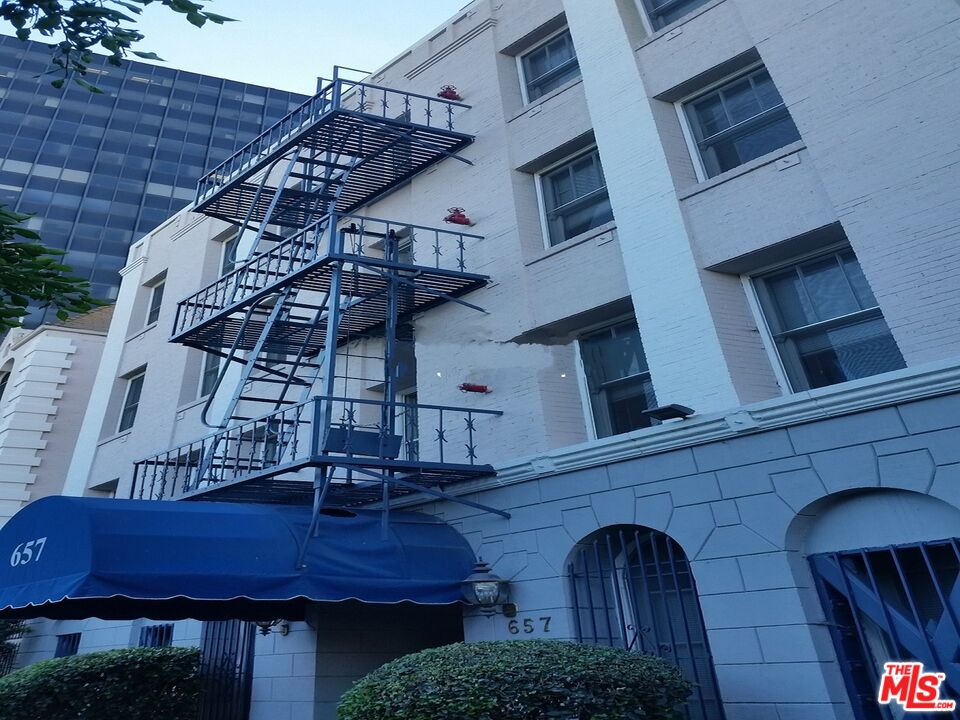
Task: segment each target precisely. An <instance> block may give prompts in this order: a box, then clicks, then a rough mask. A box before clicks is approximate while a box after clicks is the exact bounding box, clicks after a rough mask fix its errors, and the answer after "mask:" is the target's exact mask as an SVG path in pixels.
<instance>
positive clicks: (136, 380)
mask: <svg viewBox="0 0 960 720" xmlns="http://www.w3.org/2000/svg"><path fill="white" fill-rule="evenodd" d="M145 374H146V372H145V371H141V372H139V373H138V374H136V375H133V376H132V377H130V378H128V379H127V390H126V392H125V393H124V397H123V408H122V409H121V411H120V424H119V425H118V426H117V432H123V431H124V430H129V429H130V428H132V427H133V423H134V422H135V421H136V419H137V408H139V407H140V394H141V393H142V392H143V378H144V376H145Z"/></svg>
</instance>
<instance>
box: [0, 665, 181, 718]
mask: <svg viewBox="0 0 960 720" xmlns="http://www.w3.org/2000/svg"><path fill="white" fill-rule="evenodd" d="M199 665H200V651H199V650H197V649H196V648H169V647H168V648H127V649H123V650H108V651H106V652H96V653H90V654H88V655H74V656H72V657H64V658H56V659H54V660H44V661H42V662H38V663H36V664H34V665H30V666H29V667H26V668H24V669H22V670H18V671H17V672H14V673H11V674H10V675H7V676H5V677H3V678H0V720H37V718H43V720H195V719H196V717H197V708H198V703H199V698H200V676H199Z"/></svg>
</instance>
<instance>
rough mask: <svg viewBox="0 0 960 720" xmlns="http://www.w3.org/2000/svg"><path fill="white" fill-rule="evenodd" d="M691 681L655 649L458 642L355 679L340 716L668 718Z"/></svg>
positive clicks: (375, 719) (364, 719)
mask: <svg viewBox="0 0 960 720" xmlns="http://www.w3.org/2000/svg"><path fill="white" fill-rule="evenodd" d="M690 691H691V686H690V684H689V683H688V682H687V681H686V680H684V679H683V677H682V676H681V675H680V671H679V670H677V669H676V668H675V667H674V666H673V665H670V664H669V663H667V662H665V661H664V660H661V659H660V658H657V657H653V656H650V655H639V654H636V653H631V652H627V651H626V650H619V649H616V648H607V647H599V646H596V645H580V644H575V643H568V642H557V641H550V640H507V641H498V642H477V643H457V644H455V645H447V646H446V647H441V648H434V649H432V650H424V651H422V652H418V653H414V654H412V655H406V656H404V657H402V658H400V659H398V660H394V661H393V662H389V663H387V664H386V665H384V666H383V667H381V668H379V669H378V670H375V671H374V672H372V673H370V674H369V675H367V676H366V677H365V678H363V679H362V680H360V681H358V682H357V683H355V684H354V686H353V687H352V688H351V689H350V690H349V691H347V693H346V694H345V695H344V696H343V699H342V700H341V701H340V706H339V708H338V717H339V718H340V720H534V718H536V719H537V720H540V719H542V718H556V719H557V720H640V719H641V718H642V719H643V720H667V719H672V718H675V717H677V716H678V708H679V706H680V705H681V704H682V703H683V701H684V700H685V699H686V698H687V696H688V695H689V694H690Z"/></svg>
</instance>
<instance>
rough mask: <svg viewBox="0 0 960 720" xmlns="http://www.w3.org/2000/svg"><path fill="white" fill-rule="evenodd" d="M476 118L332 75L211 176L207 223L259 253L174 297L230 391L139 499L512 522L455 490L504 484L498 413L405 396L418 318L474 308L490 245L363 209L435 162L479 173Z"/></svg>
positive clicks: (162, 457)
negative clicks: (407, 502)
mask: <svg viewBox="0 0 960 720" xmlns="http://www.w3.org/2000/svg"><path fill="white" fill-rule="evenodd" d="M464 107H466V106H464V105H462V104H460V103H457V102H451V101H448V100H444V99H438V98H436V97H427V96H423V95H416V94H413V93H408V92H401V91H398V90H391V89H388V88H384V87H379V86H375V85H370V84H367V83H361V82H356V81H352V80H346V79H344V78H342V77H338V73H336V72H335V73H334V79H333V80H332V81H329V82H326V83H325V84H324V85H323V86H322V89H321V90H320V92H319V93H318V94H317V95H316V96H314V97H313V98H311V99H310V100H308V101H307V102H305V103H304V104H303V105H301V106H300V107H299V108H297V109H296V110H294V111H293V112H292V113H290V115H288V116H287V117H285V118H284V119H283V120H281V121H280V122H279V123H277V124H276V125H274V126H273V127H271V128H270V129H268V130H267V131H265V132H264V133H263V134H262V135H260V136H259V137H258V138H257V139H255V140H254V141H253V142H251V143H250V144H249V145H247V146H246V147H245V148H243V149H242V150H240V151H239V152H237V153H236V154H235V155H234V156H233V157H231V158H229V159H228V160H226V161H225V162H224V163H222V164H221V165H220V166H219V167H217V168H216V169H214V170H213V171H212V172H210V173H209V174H208V175H206V176H205V177H203V178H202V179H201V180H200V183H199V187H198V191H197V201H196V207H195V211H196V212H199V213H203V214H206V215H209V216H211V217H214V218H218V219H220V220H224V221H226V222H229V223H232V224H234V225H236V226H237V227H238V232H239V235H240V242H239V243H238V246H239V247H241V248H244V247H248V248H249V252H248V253H246V259H244V260H241V261H239V262H237V263H236V265H235V266H234V267H233V269H231V270H230V271H229V272H227V273H225V274H224V275H223V276H222V277H220V278H219V279H218V280H216V281H215V282H213V283H211V284H210V285H208V286H206V287H204V288H202V289H201V290H199V291H197V292H196V293H194V294H193V295H191V296H190V297H187V298H186V299H184V300H182V301H181V302H180V303H179V305H178V308H177V315H176V321H175V326H174V329H173V335H172V337H171V342H177V343H181V344H183V345H186V346H189V347H193V348H198V349H200V350H203V351H205V352H208V353H213V354H216V355H218V356H219V357H220V358H221V363H220V371H219V376H218V379H217V386H218V388H220V387H221V386H222V388H223V391H224V392H217V391H215V392H214V393H212V394H211V395H210V396H209V398H208V400H207V403H206V405H205V407H204V409H203V420H204V422H205V423H206V424H207V425H208V426H209V427H211V429H212V432H211V433H210V434H209V435H207V436H206V437H203V438H200V439H198V440H196V441H194V442H190V443H187V444H185V445H182V446H180V447H176V448H173V449H171V450H168V451H166V452H163V453H160V454H158V455H156V456H153V457H150V458H146V459H144V460H141V461H139V462H137V463H136V465H135V471H134V482H133V488H132V497H135V498H145V499H147V498H152V499H183V500H191V499H202V500H215V501H232V502H259V503H289V504H303V505H312V507H313V512H314V518H316V517H317V514H318V513H319V512H320V511H321V510H324V509H328V508H333V507H349V506H356V505H366V504H369V503H373V502H378V503H381V506H382V507H383V509H384V521H385V522H386V519H387V508H388V507H389V502H390V500H392V499H394V498H397V497H400V496H403V495H407V494H410V493H426V494H427V495H431V496H434V497H438V498H448V499H452V500H455V501H457V502H461V503H465V504H468V505H471V506H474V507H478V508H482V509H484V510H489V511H491V512H496V513H498V514H500V515H504V516H505V515H506V514H505V513H503V512H501V511H499V510H496V509H493V508H487V507H485V506H482V505H478V504H477V503H474V502H472V501H469V500H467V499H465V498H462V497H456V496H453V495H450V494H449V493H448V492H447V490H448V488H449V487H450V486H453V485H455V484H457V483H462V482H464V481H468V480H472V479H476V478H480V477H483V476H488V475H492V474H494V470H493V468H492V467H491V466H490V465H487V464H483V463H481V462H479V460H478V455H477V442H478V439H480V438H482V437H484V436H485V435H486V433H487V432H488V431H489V430H490V429H492V425H493V423H495V422H496V418H497V417H498V416H499V415H500V413H499V412H498V411H494V410H489V409H478V408H464V407H461V408H458V407H447V406H440V405H429V404H418V403H413V402H411V401H410V400H409V399H408V398H401V397H400V396H399V395H398V392H399V391H400V390H403V388H398V387H397V382H398V380H397V378H398V366H399V364H400V362H401V358H400V355H401V353H400V349H399V347H400V345H401V344H402V341H403V340H404V339H406V338H405V336H406V335H408V334H409V333H410V332H411V329H410V328H411V327H412V319H413V317H414V316H415V315H417V314H419V313H423V312H426V311H428V310H430V309H431V308H434V307H437V306H439V305H443V304H447V303H459V304H461V305H464V306H467V307H470V308H474V309H479V308H477V307H476V306H475V305H473V304H471V303H469V302H468V301H467V300H465V299H463V296H465V295H467V294H468V293H470V292H472V291H474V290H477V289H478V288H481V287H483V286H484V285H485V284H486V282H487V277H486V276H484V275H482V274H478V273H475V272H471V271H470V264H469V259H470V251H471V248H472V247H473V246H474V244H475V243H476V242H477V241H478V240H479V239H480V238H479V237H477V236H475V235H470V234H467V233H463V232H457V231H453V230H449V229H439V228H428V227H421V226H417V225H411V224H409V223H406V222H397V221H393V220H384V219H377V218H372V217H367V216H365V215H362V214H358V212H359V211H360V209H361V208H363V207H365V206H367V205H368V204H370V203H372V202H374V201H375V200H377V199H379V198H381V197H383V196H385V195H387V194H389V193H390V192H392V191H393V190H395V189H396V188H398V187H399V186H401V185H403V184H404V183H406V182H407V181H409V180H410V179H411V178H413V177H415V176H416V175H418V174H419V173H422V172H423V171H424V170H426V169H428V168H429V167H431V166H433V165H434V164H436V163H439V162H441V161H443V160H445V159H448V158H454V159H457V160H461V161H463V162H467V161H466V160H464V159H463V158H460V157H459V156H458V154H457V153H459V152H460V151H461V150H462V149H463V148H465V147H466V146H467V145H469V144H470V143H471V142H472V141H473V138H472V137H471V136H469V135H465V134H463V133H460V132H457V131H456V130H454V115H455V113H456V111H457V110H458V109H460V108H464ZM370 347H376V348H377V352H376V354H375V355H372V354H370V353H371V351H370V350H369V348H370ZM358 349H359V350H358ZM358 352H359V353H360V356H358ZM359 366H363V367H364V368H367V369H369V368H370V367H374V368H375V369H376V375H375V378H376V380H378V382H376V383H374V384H372V385H371V384H369V383H368V384H366V385H363V384H362V383H360V379H359V378H358V377H357V376H356V373H357V372H358V371H357V370H356V368H357V367H359ZM363 380H364V381H369V380H370V377H369V375H368V376H366V377H364V378H363ZM234 381H235V385H234V387H233V390H232V395H229V398H227V394H226V391H227V390H228V389H229V385H230V384H231V383H233V382H234ZM358 388H359V391H358ZM371 388H373V389H374V390H375V392H371ZM227 399H228V401H227V402H224V401H225V400H227ZM411 418H413V421H411ZM425 428H429V429H430V430H431V432H430V433H426V432H424V429H425Z"/></svg>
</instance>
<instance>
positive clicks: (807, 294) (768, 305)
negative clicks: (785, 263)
mask: <svg viewBox="0 0 960 720" xmlns="http://www.w3.org/2000/svg"><path fill="white" fill-rule="evenodd" d="M754 286H755V287H756V290H757V295H758V297H759V300H760V307H761V309H762V311H763V315H764V317H765V319H766V322H767V326H768V327H769V329H770V332H771V335H772V336H773V341H774V343H775V345H776V348H777V351H778V353H779V355H780V359H781V361H782V363H783V366H784V369H785V371H786V373H787V376H788V378H789V379H790V382H791V384H792V385H793V387H794V389H795V390H806V389H808V388H818V387H824V386H825V385H832V384H834V383H839V382H844V381H846V380H854V379H856V378H862V377H868V376H870V375H876V374H877V373H882V372H887V371H888V370H897V369H899V368H902V367H905V364H904V362H903V356H902V355H901V354H900V350H899V349H897V345H896V343H895V342H894V340H893V337H892V336H891V334H890V329H889V328H888V327H887V323H886V322H885V321H884V319H883V315H882V314H881V312H880V308H879V307H877V300H876V298H875V297H874V296H873V293H872V292H871V291H870V286H869V285H868V284H867V280H866V278H865V277H864V276H863V271H862V270H861V269H860V264H859V263H858V262H857V259H856V257H855V256H854V254H853V251H852V250H841V251H838V252H833V253H830V254H829V255H821V256H820V257H816V258H813V259H811V260H806V261H804V262H801V263H798V264H795V265H792V266H791V267H787V268H781V269H779V270H776V271H774V272H770V273H767V274H764V275H761V276H759V277H757V278H754Z"/></svg>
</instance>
